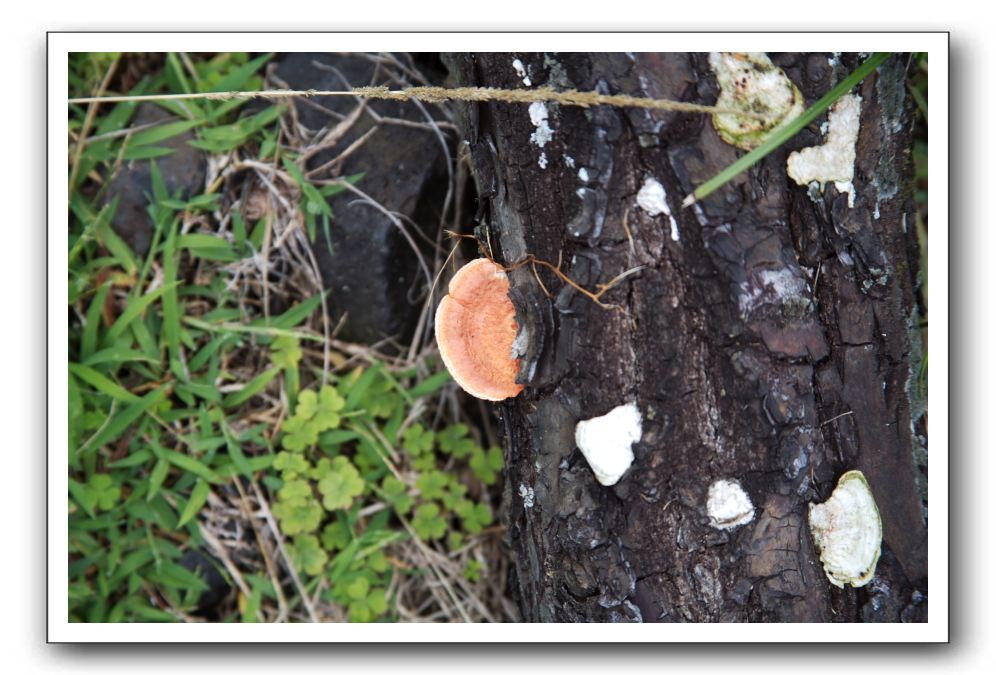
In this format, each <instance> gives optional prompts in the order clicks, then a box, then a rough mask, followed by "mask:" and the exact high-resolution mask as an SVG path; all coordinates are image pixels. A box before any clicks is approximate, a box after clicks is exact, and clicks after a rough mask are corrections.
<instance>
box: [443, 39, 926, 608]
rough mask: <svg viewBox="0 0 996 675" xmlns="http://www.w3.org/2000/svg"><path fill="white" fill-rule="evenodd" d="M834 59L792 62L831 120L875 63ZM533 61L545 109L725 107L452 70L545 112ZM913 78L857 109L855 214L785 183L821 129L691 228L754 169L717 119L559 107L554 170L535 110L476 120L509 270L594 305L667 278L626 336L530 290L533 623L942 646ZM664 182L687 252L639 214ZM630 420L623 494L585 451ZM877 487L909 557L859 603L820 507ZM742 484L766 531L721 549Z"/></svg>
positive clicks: (576, 63)
mask: <svg viewBox="0 0 996 675" xmlns="http://www.w3.org/2000/svg"><path fill="white" fill-rule="evenodd" d="M827 56H828V55H827V54H775V55H772V59H773V61H774V62H775V63H776V64H777V65H779V66H780V67H782V68H783V69H784V70H785V72H786V73H787V74H788V75H789V77H790V78H791V79H792V80H793V81H794V82H795V83H796V84H797V85H798V86H799V88H800V89H801V90H802V92H803V93H804V94H805V96H806V99H807V102H812V101H814V100H815V99H816V98H818V97H819V96H821V95H822V94H824V93H825V92H826V91H827V90H828V89H829V88H830V87H831V86H832V84H833V82H835V81H836V80H838V79H839V78H840V77H841V76H842V74H843V72H844V70H845V69H846V70H847V71H849V70H850V69H852V68H853V67H854V66H855V65H856V63H857V60H858V59H857V56H856V55H844V56H843V58H842V59H841V62H842V64H841V66H839V67H840V68H841V70H840V71H839V72H836V73H835V72H834V71H833V69H832V67H831V65H830V62H829V60H828V58H827ZM513 58H518V59H519V60H520V61H521V62H522V63H523V64H525V66H526V68H527V70H528V75H529V77H530V79H531V81H532V84H533V85H534V86H535V85H543V84H548V85H550V86H553V87H556V88H568V87H571V88H577V89H581V90H591V89H594V90H598V91H602V92H605V93H627V94H634V95H639V96H650V97H663V98H671V99H678V100H685V101H694V102H702V103H712V102H714V101H715V98H716V95H717V93H718V89H717V85H716V82H715V78H714V77H713V76H712V74H711V72H710V70H709V66H708V61H707V58H706V55H705V54H634V55H625V54H516V55H514V57H513V55H510V54H451V55H446V56H445V61H446V62H447V65H448V67H449V68H450V71H451V75H452V77H453V79H454V81H455V84H458V85H479V86H494V87H504V88H520V87H522V86H523V84H522V81H521V78H520V76H519V75H518V74H517V73H516V70H515V68H514V67H513V65H512V61H513ZM905 63H906V60H905V57H900V56H896V57H893V58H892V59H890V61H888V62H887V63H886V64H885V65H884V66H883V67H882V68H881V69H880V70H879V72H878V73H877V74H876V75H873V76H872V77H870V78H869V79H867V80H865V82H864V83H863V84H862V85H861V86H860V87H859V89H858V91H859V93H860V94H861V96H862V99H863V104H862V112H861V132H860V135H859V140H858V145H857V162H856V167H855V180H854V184H855V188H856V195H855V197H856V199H855V205H854V206H853V207H848V204H847V195H846V194H844V195H841V194H838V193H837V191H836V189H835V188H834V187H833V186H829V187H827V188H826V189H825V190H824V191H823V192H822V194H814V195H813V196H811V195H810V194H808V192H807V190H806V189H805V188H801V187H799V186H796V185H795V184H794V183H793V182H791V181H790V180H789V179H788V178H787V177H786V173H785V160H786V156H787V154H788V152H789V151H791V150H793V149H798V148H801V147H806V146H810V145H816V144H819V143H821V142H822V140H821V136H820V133H819V122H820V121H822V120H817V122H816V123H815V124H814V125H812V126H811V128H809V129H807V130H804V131H803V132H802V133H800V134H799V135H798V136H797V137H796V138H795V139H793V140H792V141H791V142H790V144H789V145H788V146H787V147H786V148H784V149H782V150H780V151H779V152H776V153H774V154H772V155H770V156H769V157H768V158H766V159H765V160H764V161H763V162H762V163H761V164H760V165H758V166H757V167H755V168H754V169H752V170H751V171H750V172H748V173H747V174H745V175H742V176H741V177H739V178H738V179H737V180H736V181H734V182H733V183H732V184H730V185H728V186H727V187H725V188H724V189H722V190H721V191H720V192H718V193H717V194H715V195H714V196H713V197H711V198H709V199H706V200H704V201H703V202H702V203H700V204H699V205H696V207H694V208H692V209H684V210H683V209H681V208H680V202H681V198H682V197H683V196H684V195H685V194H687V193H689V192H690V191H691V190H692V189H693V188H694V187H695V186H696V185H698V184H700V183H702V182H703V181H704V180H705V179H707V178H708V177H710V176H711V175H712V174H714V173H716V172H717V171H718V170H720V169H721V168H723V167H724V166H725V165H727V164H728V163H729V162H730V161H732V160H733V159H735V158H736V156H737V153H738V151H737V150H736V149H735V148H733V147H731V146H729V145H726V144H725V143H724V142H723V141H722V140H721V139H720V138H719V137H718V135H717V134H716V133H715V131H714V130H713V128H712V125H711V122H710V120H709V119H708V117H706V116H703V115H694V114H680V113H658V112H648V111H643V110H631V109H614V108H608V107H595V108H590V109H587V110H585V109H580V108H571V107H559V106H556V105H552V104H551V105H549V106H548V112H549V121H548V123H549V125H550V127H551V128H552V130H553V135H552V137H551V138H550V139H549V141H548V142H546V143H545V144H542V146H540V144H539V143H538V142H539V141H542V140H543V139H542V137H541V136H533V133H534V131H536V127H535V126H534V124H533V122H532V121H531V119H530V114H529V111H528V108H527V107H526V106H524V105H519V104H504V103H489V104H471V105H468V106H465V107H463V108H462V109H461V117H462V120H461V125H462V127H463V131H464V136H465V139H466V140H467V142H468V144H469V147H470V158H471V165H472V168H473V171H474V174H475V178H476V180H477V184H478V188H479V193H480V194H481V199H482V200H483V203H482V209H481V213H482V215H483V216H484V220H485V221H486V222H487V226H488V227H489V228H490V232H489V234H490V240H491V243H492V245H493V246H494V248H495V256H496V258H497V259H498V260H499V261H500V262H505V263H510V262H514V261H516V260H518V259H520V258H521V257H523V256H524V255H526V254H528V253H531V254H534V255H536V256H537V257H539V258H542V259H545V260H548V261H551V262H556V261H557V260H558V258H560V257H561V256H562V259H563V261H564V270H565V271H566V272H567V273H568V274H569V275H570V276H571V277H572V278H573V279H575V280H576V281H578V282H579V283H581V284H583V285H584V286H585V287H587V288H595V287H596V285H597V284H599V283H606V282H607V281H608V280H610V279H612V278H613V277H615V276H616V275H617V274H619V273H621V272H623V271H625V270H628V269H630V268H633V267H636V266H643V267H644V269H643V270H642V271H641V272H640V273H638V274H636V275H633V276H630V277H628V278H627V279H626V280H625V281H623V282H622V283H621V284H620V285H619V286H617V287H615V288H613V289H612V290H611V291H609V292H608V293H607V294H606V296H605V297H604V300H605V301H606V302H609V303H613V304H616V305H619V306H620V308H621V309H618V310H606V309H602V308H599V307H597V306H596V305H595V304H594V303H592V302H591V301H590V300H588V299H587V298H585V297H584V296H582V295H581V294H579V293H577V292H575V291H573V290H571V289H570V288H568V287H564V286H563V284H560V283H559V282H558V281H557V280H556V279H555V278H554V277H553V276H552V275H551V274H548V273H546V272H544V271H542V270H540V271H539V277H540V278H541V279H542V281H543V284H544V285H545V286H546V288H547V289H550V291H551V293H553V294H554V297H552V298H548V297H547V296H546V295H545V294H544V292H543V290H542V289H541V287H540V285H539V284H538V283H537V280H536V278H535V277H534V274H533V271H532V270H530V269H529V268H528V267H523V268H520V269H517V270H515V271H514V272H512V273H511V275H510V276H511V281H512V288H513V290H512V297H513V302H514V303H515V305H516V309H517V313H518V315H519V323H520V325H523V326H524V327H525V328H526V329H527V330H528V331H529V333H530V347H529V353H528V354H527V356H526V358H525V359H524V361H523V368H522V381H524V382H525V383H526V384H527V388H526V390H525V392H524V393H523V394H522V395H520V396H519V397H518V398H516V399H513V400H511V401H509V402H506V403H504V404H501V405H500V406H499V413H500V417H501V427H502V430H503V434H504V440H505V451H506V467H507V468H506V483H505V484H506V495H505V509H504V520H505V523H506V525H507V527H508V541H509V544H510V546H511V548H512V551H513V554H514V556H515V558H516V572H517V580H516V584H517V588H516V591H517V593H518V596H519V598H520V604H521V606H522V611H523V617H524V618H525V619H526V620H530V621H638V620H643V621H820V622H822V621H899V620H904V621H923V620H926V615H927V614H926V593H927V558H926V523H925V513H926V510H925V507H926V501H925V499H926V495H925V493H923V492H922V490H918V480H920V479H922V478H924V477H925V476H921V475H920V473H921V472H923V471H925V467H918V466H916V465H915V463H914V459H913V444H914V442H915V439H914V436H917V435H921V436H925V433H926V432H925V421H924V419H923V418H922V417H921V416H920V414H921V406H920V405H919V402H918V401H916V400H914V399H915V398H916V397H915V393H916V392H913V391H912V390H911V389H910V385H909V383H910V381H911V380H910V378H911V375H910V374H911V373H915V372H917V368H918V366H919V363H918V361H917V360H918V359H919V347H918V342H917V341H918V339H919V337H918V332H917V295H916V278H917V272H918V271H917V268H916V264H917V257H916V255H915V253H916V241H915V233H914V231H913V227H912V223H913V222H914V221H913V209H914V205H913V202H912V194H911V190H910V186H909V180H910V177H911V169H912V167H911V160H910V144H911V142H912V141H911V134H910V132H911V128H912V116H911V108H910V104H909V102H908V101H907V99H906V96H905V88H904V85H903V77H904V67H905ZM542 164H545V167H544V166H542ZM582 170H583V171H582ZM647 177H653V178H654V179H655V180H657V181H658V182H660V184H661V185H662V186H663V187H664V190H665V192H666V195H667V196H666V199H667V203H668V205H669V206H670V209H671V212H672V213H673V215H674V218H675V222H674V224H673V226H672V224H671V222H670V220H669V218H668V216H667V215H666V214H660V215H657V216H651V215H649V214H648V213H646V212H645V211H644V210H642V209H641V208H638V207H637V205H636V195H637V192H638V191H639V189H640V187H641V185H642V184H643V182H644V180H645V179H646V178H647ZM906 223H909V224H910V227H909V228H908V229H909V231H908V232H907V231H906V230H907V228H906ZM914 387H915V385H914ZM626 402H635V403H636V404H637V405H638V407H639V409H640V411H641V412H642V414H643V418H644V422H643V438H642V440H641V441H640V442H639V443H638V444H636V445H635V446H634V453H635V455H636V459H635V461H634V463H633V466H632V467H631V468H630V470H629V471H628V472H627V473H626V475H625V476H624V477H623V479H622V480H621V481H620V482H619V483H618V484H616V485H615V486H613V487H603V486H601V485H599V484H598V483H597V482H596V481H595V479H594V477H593V475H592V473H591V471H590V469H589V468H588V466H587V464H586V462H585V460H584V458H583V456H582V455H581V453H580V452H579V451H578V450H577V448H576V446H575V444H574V426H575V424H576V423H577V422H578V421H579V420H582V419H588V418H591V417H595V416H598V415H603V414H605V413H607V412H608V411H609V410H611V409H612V408H614V407H616V406H617V405H620V404H623V403H626ZM911 402H912V404H911ZM911 411H912V412H911ZM917 432H919V433H917ZM919 442H921V443H925V440H924V439H923V438H921V439H920V441H919ZM855 468H857V469H860V470H862V471H863V472H864V473H865V475H866V476H867V478H868V481H869V483H870V485H871V488H872V491H873V493H874V495H875V498H876V501H877V502H878V505H879V509H880V511H881V515H882V522H883V529H884V543H883V551H882V557H881V559H880V561H879V563H878V568H877V574H876V577H875V579H874V580H873V581H872V582H871V583H870V584H869V585H868V586H865V587H864V588H861V589H853V588H850V587H848V588H846V589H843V590H840V589H837V588H835V587H832V586H831V585H830V584H829V582H828V581H827V579H826V576H825V575H824V573H823V570H822V566H821V564H820V562H819V559H818V555H817V554H816V552H815V551H814V548H813V545H812V541H811V537H810V534H809V529H808V524H807V517H806V516H807V505H808V503H809V502H811V501H815V502H822V501H824V500H825V499H826V498H827V497H829V495H830V493H831V492H832V490H833V487H834V485H835V483H836V480H837V478H838V477H839V476H840V475H841V474H842V473H843V472H845V471H847V470H849V469H855ZM717 479H736V480H739V481H740V482H741V484H742V485H743V487H744V488H745V490H746V491H747V492H748V494H749V495H750V497H751V500H752V501H753V503H754V505H755V506H756V510H755V517H754V520H753V521H752V522H751V523H749V524H747V525H745V526H742V527H739V528H737V529H734V530H732V531H721V530H717V529H714V528H712V527H710V526H709V524H708V518H707V516H706V515H705V501H706V491H707V489H708V486H709V485H710V483H712V482H713V481H714V480H717ZM922 482H923V481H922V480H921V483H922ZM921 487H922V486H921ZM529 489H532V490H533V492H534V495H535V496H534V498H533V500H532V505H531V506H530V507H528V508H527V507H526V506H525V503H524V500H523V498H522V497H520V491H521V492H522V493H528V490H529Z"/></svg>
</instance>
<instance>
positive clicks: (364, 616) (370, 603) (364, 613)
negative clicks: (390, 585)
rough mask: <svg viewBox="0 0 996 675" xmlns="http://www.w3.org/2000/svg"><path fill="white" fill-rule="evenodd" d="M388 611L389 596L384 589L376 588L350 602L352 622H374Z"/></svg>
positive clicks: (350, 618)
mask: <svg viewBox="0 0 996 675" xmlns="http://www.w3.org/2000/svg"><path fill="white" fill-rule="evenodd" d="M361 578H362V577H361ZM386 611H387V594H386V593H385V592H384V589H383V588H375V589H374V590H372V591H370V592H369V593H366V594H365V595H364V596H363V597H361V598H356V599H354V600H350V602H349V620H350V621H352V622H366V621H373V620H374V619H376V618H377V617H378V616H380V615H382V614H383V613H384V612H386Z"/></svg>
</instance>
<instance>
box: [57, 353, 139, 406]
mask: <svg viewBox="0 0 996 675" xmlns="http://www.w3.org/2000/svg"><path fill="white" fill-rule="evenodd" d="M69 372H70V373H72V374H73V375H75V376H76V377H78V378H79V379H81V380H83V381H84V382H86V383H87V384H89V385H90V386H91V387H93V388H94V389H96V390H97V391H99V392H100V393H102V394H105V395H107V396H110V397H111V398H113V399H115V400H116V401H121V402H123V403H134V402H135V401H140V400H141V398H140V397H138V396H136V395H135V394H133V393H131V392H130V391H128V390H127V389H125V388H124V387H122V386H121V385H120V384H117V383H116V382H114V381H112V380H111V379H110V378H108V377H107V376H106V375H103V374H101V373H99V372H97V371H96V370H94V369H93V368H90V367H89V366H84V365H83V364H80V363H70V364H69Z"/></svg>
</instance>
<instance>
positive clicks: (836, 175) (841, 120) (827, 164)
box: [788, 94, 861, 206]
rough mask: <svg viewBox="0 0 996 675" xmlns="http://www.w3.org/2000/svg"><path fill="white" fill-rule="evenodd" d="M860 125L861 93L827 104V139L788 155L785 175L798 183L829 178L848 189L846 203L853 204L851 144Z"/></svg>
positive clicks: (822, 183) (808, 182)
mask: <svg viewBox="0 0 996 675" xmlns="http://www.w3.org/2000/svg"><path fill="white" fill-rule="evenodd" d="M860 126H861V97H860V96H858V95H857V94H848V95H847V96H844V97H842V98H841V99H840V100H839V101H837V102H836V103H835V104H834V105H833V107H832V108H830V120H829V123H828V124H827V142H826V143H824V144H823V145H818V146H816V147H812V148H803V149H802V150H797V151H796V152H793V153H792V154H791V155H789V158H788V175H789V177H791V178H792V180H794V181H795V182H796V183H798V184H799V185H809V184H810V183H818V184H819V186H820V189H821V190H822V189H823V186H824V185H825V184H826V183H829V182H830V181H833V183H834V185H836V186H837V190H839V191H840V192H846V193H847V205H848V206H854V185H852V183H851V181H852V180H854V157H855V149H854V145H855V143H857V141H858V130H859V129H860Z"/></svg>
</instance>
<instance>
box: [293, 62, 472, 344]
mask: <svg viewBox="0 0 996 675" xmlns="http://www.w3.org/2000/svg"><path fill="white" fill-rule="evenodd" d="M274 74H275V75H276V77H277V78H278V79H279V80H280V81H282V82H283V83H286V85H287V86H289V87H291V88H294V89H310V88H314V89H319V90H342V89H348V88H350V87H357V86H367V85H371V84H373V85H385V86H390V87H392V88H399V87H400V86H403V85H399V84H398V80H400V81H405V79H406V76H405V75H404V74H403V73H401V72H399V71H397V70H392V69H389V68H388V67H386V66H384V65H377V64H375V63H374V62H373V61H371V60H370V59H369V58H366V57H364V56H358V55H348V54H343V55H340V54H312V53H293V54H286V55H284V56H282V57H280V58H279V60H278V61H277V63H276V65H275V69H274ZM395 78H397V79H395ZM294 105H295V106H296V108H297V109H296V113H297V119H298V122H299V123H300V124H301V125H303V126H304V127H306V128H307V129H308V130H309V131H312V132H317V131H319V130H321V129H323V128H332V127H334V126H335V125H336V124H338V123H339V121H340V120H342V119H343V118H344V117H345V116H347V115H349V113H351V112H353V111H354V110H355V109H356V106H357V105H358V102H357V100H356V99H353V98H348V97H315V98H313V99H307V100H299V101H295V104H294ZM368 105H369V109H370V110H372V111H374V112H375V113H376V114H377V115H380V116H382V117H389V118H396V119H403V120H408V121H410V122H417V123H426V122H428V121H429V120H428V119H427V118H426V113H425V112H423V111H428V110H429V106H420V105H417V104H415V103H407V102H391V101H370V102H369V103H368ZM374 126H377V121H376V119H375V117H374V116H373V115H371V114H368V113H364V114H363V115H361V116H360V117H359V119H358V120H357V121H356V123H355V124H353V126H352V128H351V129H350V130H349V131H348V132H347V133H346V134H345V135H344V136H343V137H342V138H341V139H340V140H339V141H338V142H337V143H336V144H335V145H334V146H333V147H331V148H329V149H328V150H323V151H322V152H320V153H318V154H316V155H315V156H314V157H312V158H310V159H309V161H308V168H309V169H315V168H319V167H323V166H324V165H326V164H328V163H329V162H330V161H331V160H333V159H335V158H336V157H337V156H338V155H339V154H340V153H342V152H343V150H345V149H346V148H348V147H350V145H351V144H352V143H353V142H354V141H356V140H358V139H359V138H360V137H361V136H363V134H365V133H367V132H368V131H370V129H371V128H373V127H374ZM447 140H448V141H452V140H453V139H452V137H450V138H448V139H447ZM446 152H448V150H446V149H444V146H443V144H442V143H441V141H440V138H439V136H438V135H437V134H436V133H435V132H433V131H432V130H431V129H429V128H418V127H413V126H404V125H401V124H396V123H383V124H380V126H379V127H378V128H377V129H376V131H374V132H373V133H372V134H371V135H370V136H369V137H368V138H367V139H366V140H365V141H364V142H363V144H362V145H361V146H359V147H358V149H357V150H356V151H355V152H353V153H352V154H350V155H349V156H348V158H346V159H345V160H344V161H342V162H340V163H337V164H332V165H331V166H329V167H328V168H326V169H323V170H322V171H321V172H319V174H318V177H320V178H330V177H335V176H351V175H354V174H359V173H362V174H363V178H362V179H361V180H360V181H359V183H357V188H359V189H361V190H362V191H363V192H364V193H366V194H367V195H369V196H370V197H371V198H372V199H373V200H374V201H375V202H377V203H378V204H380V205H381V206H382V207H383V208H384V209H386V210H387V211H389V212H392V213H396V214H399V217H398V220H399V221H400V222H401V223H402V224H403V226H404V227H405V228H406V229H407V230H408V234H409V237H410V239H411V240H412V241H415V242H419V245H420V246H421V247H422V249H423V254H424V255H431V254H430V252H429V251H427V250H426V249H427V247H426V246H425V243H424V241H421V240H422V235H420V234H419V233H418V232H416V231H415V228H416V227H417V228H419V229H421V230H422V234H424V235H427V236H428V237H429V238H430V239H435V233H436V228H437V227H438V225H439V219H440V213H441V211H442V206H443V202H444V200H445V197H446V186H447V173H446V161H445V153H446ZM329 204H330V205H331V207H332V211H333V213H334V218H333V219H332V222H331V225H330V228H329V240H326V238H325V233H324V232H322V231H321V230H322V228H321V227H319V228H318V230H319V232H318V235H317V239H316V242H315V244H314V251H315V256H316V258H317V260H318V265H319V267H320V269H321V274H322V281H323V284H324V286H325V288H326V289H327V290H329V291H330V293H329V299H330V304H331V310H332V314H333V321H335V322H338V321H339V319H340V318H341V317H342V316H343V315H347V319H346V322H345V323H344V325H343V327H342V329H341V331H340V333H339V335H340V337H342V338H343V339H346V340H351V341H355V342H364V343H373V342H376V341H378V340H381V339H383V338H385V337H391V336H393V337H396V338H398V339H400V341H401V342H404V341H405V340H407V339H408V338H409V337H410V335H411V333H412V331H413V330H414V326H415V321H416V320H417V318H418V314H419V309H420V306H421V302H422V300H423V299H424V291H425V289H426V274H425V272H424V270H423V269H422V268H421V266H420V264H419V262H418V258H417V256H416V254H415V251H414V250H413V248H412V244H411V242H410V241H409V237H405V236H404V234H403V233H402V232H401V230H400V229H399V227H398V225H397V224H396V223H393V222H392V220H391V218H389V217H388V216H387V215H385V214H384V213H383V212H382V211H381V210H379V209H378V208H377V207H376V206H374V205H372V204H370V203H369V202H368V201H366V200H364V199H363V198H362V197H360V196H359V195H357V194H354V193H352V192H349V191H346V192H343V193H340V194H338V195H336V196H334V197H332V198H331V199H330V200H329ZM409 219H410V220H409ZM412 222H414V223H415V226H414V227H413V226H412ZM430 265H431V262H430Z"/></svg>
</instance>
